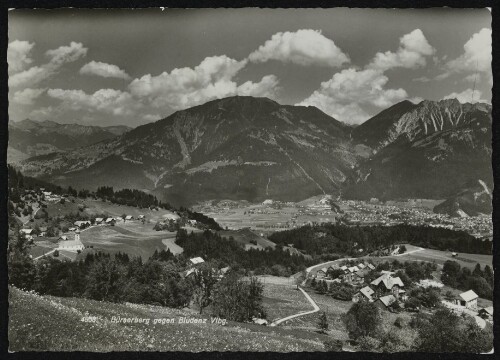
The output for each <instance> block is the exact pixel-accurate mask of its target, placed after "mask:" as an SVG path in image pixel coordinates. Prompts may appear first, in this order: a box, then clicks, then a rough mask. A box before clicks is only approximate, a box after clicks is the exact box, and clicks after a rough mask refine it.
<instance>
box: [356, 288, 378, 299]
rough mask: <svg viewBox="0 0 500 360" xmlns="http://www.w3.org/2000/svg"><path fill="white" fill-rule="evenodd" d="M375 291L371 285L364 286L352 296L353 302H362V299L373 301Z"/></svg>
mask: <svg viewBox="0 0 500 360" xmlns="http://www.w3.org/2000/svg"><path fill="white" fill-rule="evenodd" d="M374 293H375V291H373V289H372V288H371V287H369V286H365V287H364V288H362V289H360V290H359V291H358V292H357V293H356V294H354V296H353V297H352V301H353V302H360V301H368V302H373V301H374V299H373V297H372V296H373V294H374Z"/></svg>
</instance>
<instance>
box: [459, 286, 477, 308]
mask: <svg viewBox="0 0 500 360" xmlns="http://www.w3.org/2000/svg"><path fill="white" fill-rule="evenodd" d="M478 297H479V296H478V295H477V294H476V293H475V292H474V291H472V290H468V291H466V292H463V293H461V294H460V295H458V297H457V298H456V299H455V304H457V305H460V306H464V307H466V308H467V309H475V308H477V298H478Z"/></svg>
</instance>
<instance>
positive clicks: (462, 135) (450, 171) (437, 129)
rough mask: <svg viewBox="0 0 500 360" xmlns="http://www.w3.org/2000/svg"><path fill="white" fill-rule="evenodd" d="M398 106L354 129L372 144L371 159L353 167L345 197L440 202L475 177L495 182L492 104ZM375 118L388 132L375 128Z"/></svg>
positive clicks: (454, 102) (357, 139)
mask: <svg viewBox="0 0 500 360" xmlns="http://www.w3.org/2000/svg"><path fill="white" fill-rule="evenodd" d="M398 105H399V106H398ZM398 105H396V106H394V107H392V108H390V109H388V110H391V109H392V110H391V111H388V110H386V111H385V112H383V113H381V114H379V115H377V116H375V117H374V118H373V119H371V120H368V121H367V122H366V123H364V124H362V125H360V126H359V127H358V128H356V129H355V130H354V139H355V140H354V141H355V142H362V143H363V144H366V145H370V146H372V149H373V155H372V156H371V157H370V158H369V159H367V160H365V161H362V162H360V164H359V165H358V167H357V168H356V169H355V175H354V177H353V178H351V179H350V180H349V181H348V182H347V183H346V185H347V186H346V190H345V192H344V195H345V196H347V197H354V198H370V197H378V198H385V199H388V198H398V197H404V198H410V197H413V198H418V197H420V198H433V199H440V198H441V199H442V198H447V197H450V196H453V195H454V194H456V193H458V192H459V191H460V190H461V189H462V188H463V187H464V186H465V184H467V183H470V182H471V181H477V179H482V180H483V181H484V182H485V183H487V184H492V183H493V179H492V170H491V154H492V149H491V135H492V134H491V124H492V117H491V105H487V104H482V103H477V104H460V103H459V102H458V101H457V100H443V101H439V102H432V101H423V102H421V103H420V104H418V105H414V106H411V105H409V104H407V103H401V104H398ZM401 108H403V110H404V108H407V109H408V111H406V112H402V113H401V112H400V110H402V109H401ZM389 115H390V116H389ZM376 118H378V119H382V121H381V123H382V126H383V127H384V129H385V130H384V131H380V132H379V131H377V130H376V129H374V127H375V123H374V121H375V120H374V119H376Z"/></svg>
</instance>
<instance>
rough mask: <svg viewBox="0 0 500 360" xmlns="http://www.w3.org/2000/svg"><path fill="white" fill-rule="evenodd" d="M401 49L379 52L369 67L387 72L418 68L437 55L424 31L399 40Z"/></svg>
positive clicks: (416, 31) (418, 31) (414, 32)
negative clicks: (389, 70)
mask: <svg viewBox="0 0 500 360" xmlns="http://www.w3.org/2000/svg"><path fill="white" fill-rule="evenodd" d="M399 44H400V45H399V48H398V50H397V51H396V52H391V51H386V52H384V53H382V52H379V53H377V54H376V55H375V57H374V58H373V60H372V62H371V63H370V64H369V65H368V66H367V67H368V68H372V69H379V70H382V71H386V70H388V69H392V68H396V67H402V68H410V69H413V68H417V67H420V66H425V65H426V57H427V56H431V55H433V54H434V53H435V51H436V50H435V49H434V48H433V47H432V46H431V45H430V44H429V42H428V41H427V39H426V38H425V36H424V34H423V32H422V30H420V29H415V30H413V31H412V32H411V33H409V34H406V35H404V36H403V37H401V38H400V39H399Z"/></svg>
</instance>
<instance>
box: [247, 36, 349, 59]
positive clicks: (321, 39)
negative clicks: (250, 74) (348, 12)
mask: <svg viewBox="0 0 500 360" xmlns="http://www.w3.org/2000/svg"><path fill="white" fill-rule="evenodd" d="M248 58H249V60H250V61H252V62H266V61H269V60H278V61H282V62H291V63H294V64H298V65H303V66H310V65H319V66H331V67H340V66H342V64H344V63H349V62H350V60H349V56H348V55H346V54H345V53H344V52H343V51H342V50H341V49H340V48H339V47H338V46H337V45H335V43H334V42H333V41H332V40H330V39H328V38H327V37H325V36H324V35H322V34H321V31H317V30H311V29H303V30H298V31H296V32H289V31H287V32H279V33H276V34H274V35H273V36H272V37H271V39H270V40H267V41H266V42H265V43H264V45H261V46H260V47H259V48H258V49H257V50H256V51H254V52H252V53H251V54H250V55H249V56H248Z"/></svg>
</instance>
